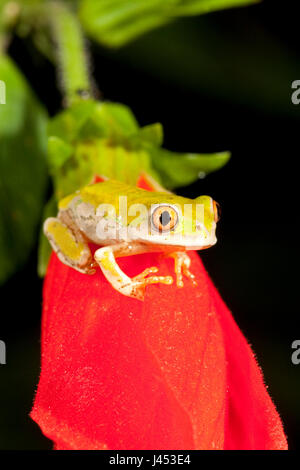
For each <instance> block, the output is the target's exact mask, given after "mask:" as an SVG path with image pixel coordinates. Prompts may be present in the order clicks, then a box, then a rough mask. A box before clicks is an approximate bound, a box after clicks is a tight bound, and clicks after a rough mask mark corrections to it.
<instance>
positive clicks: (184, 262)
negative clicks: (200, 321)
mask: <svg viewBox="0 0 300 470" xmlns="http://www.w3.org/2000/svg"><path fill="white" fill-rule="evenodd" d="M152 184H153V181H152ZM156 188H157V189H158V191H154V192H150V191H146V190H143V189H139V188H136V187H134V186H129V185H127V184H125V183H122V182H119V181H113V180H107V181H104V182H101V183H96V184H91V185H88V186H85V187H84V188H82V189H80V190H78V191H76V192H75V193H74V194H71V195H69V196H67V197H65V198H64V199H62V200H61V201H60V202H59V212H58V216H57V218H50V219H47V220H46V222H45V225H44V232H45V234H46V236H47V237H48V239H49V241H50V243H51V245H52V247H53V249H54V250H55V251H56V253H57V255H58V257H59V258H60V260H61V261H62V262H63V263H65V264H67V265H69V266H71V267H73V268H74V269H77V270H78V271H80V272H84V273H89V274H93V273H94V271H95V270H94V267H95V264H96V263H97V264H98V265H99V266H100V268H101V269H102V272H103V274H104V275H105V276H106V278H107V279H108V281H109V282H110V283H111V284H112V286H113V287H114V288H115V289H116V290H118V291H119V292H121V293H122V294H124V295H128V296H129V297H134V298H138V299H140V300H142V299H143V296H144V289H145V286H146V285H147V284H150V283H157V282H160V283H165V284H170V283H171V282H172V278H170V276H166V277H161V276H151V277H146V276H148V274H149V273H154V272H156V271H157V268H150V270H147V272H146V273H142V275H140V276H138V277H137V278H134V279H130V278H129V277H128V276H126V275H125V273H123V272H122V271H121V270H120V268H119V266H118V265H117V263H116V260H115V257H118V256H128V255H130V254H138V253H145V252H156V251H162V252H165V253H167V254H168V255H169V256H172V257H174V258H175V272H176V275H177V285H178V286H179V287H180V286H182V285H183V281H182V274H185V275H186V276H187V277H189V278H190V279H191V280H193V281H194V277H193V275H192V274H191V273H190V272H189V265H190V260H189V257H188V256H187V254H186V253H185V252H186V250H198V249H204V248H208V247H210V246H212V245H214V244H215V243H216V237H215V229H216V222H217V213H216V204H215V203H214V201H213V200H212V198H210V197H209V196H200V197H198V198H196V199H193V200H192V199H188V198H184V197H180V196H177V195H175V194H171V193H169V192H167V191H165V190H164V189H163V188H161V187H160V186H159V185H157V184H156ZM161 206H168V207H171V208H173V209H174V210H175V212H176V213H177V223H176V225H175V226H174V228H173V229H171V230H168V231H167V232H161V231H158V230H156V229H155V227H154V226H153V222H152V220H153V211H154V210H155V209H156V208H157V207H159V208H160V207H161ZM89 242H93V243H95V244H97V245H99V246H101V247H102V248H99V249H98V250H97V251H96V252H95V253H94V258H93V257H92V255H91V252H90V249H89V246H88V244H89ZM95 262H96V263H95Z"/></svg>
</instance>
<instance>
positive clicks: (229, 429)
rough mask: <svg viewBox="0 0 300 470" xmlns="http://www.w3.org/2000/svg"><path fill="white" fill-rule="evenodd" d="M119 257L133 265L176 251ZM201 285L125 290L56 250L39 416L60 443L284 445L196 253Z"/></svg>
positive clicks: (168, 266)
mask: <svg viewBox="0 0 300 470" xmlns="http://www.w3.org/2000/svg"><path fill="white" fill-rule="evenodd" d="M158 257H159V255H156V254H150V255H149V254H147V255H138V256H134V257H128V258H123V259H121V260H120V261H119V262H120V266H121V268H122V269H124V271H125V272H126V273H128V274H129V275H132V276H133V275H136V274H138V273H139V272H141V271H142V270H143V269H145V268H146V267H148V266H153V265H156V264H157V263H159V266H160V271H161V273H163V274H170V273H171V272H172V269H173V266H172V261H171V260H170V259H161V260H160V259H158ZM192 266H193V271H194V273H195V274H196V276H197V279H198V286H196V287H194V286H192V285H191V284H190V283H189V282H186V283H185V287H183V288H182V289H178V288H177V287H176V285H175V284H173V285H172V286H164V285H152V286H149V287H147V289H146V296H145V301H144V302H141V301H138V300H134V299H130V298H128V297H125V296H123V295H121V294H119V293H118V292H116V291H115V290H114V289H113V288H112V287H111V286H110V285H109V284H108V282H107V281H106V279H105V278H104V277H103V275H102V274H101V273H100V271H98V272H97V273H96V275H94V276H87V275H84V274H80V273H78V272H77V271H75V270H73V269H71V268H69V267H67V266H65V265H63V264H62V263H61V262H60V261H59V260H58V259H57V258H56V256H55V255H54V254H53V255H52V258H51V262H50V265H49V268H48V274H47V278H46V281H45V287H44V311H43V320H42V371H41V377H40V382H39V386H38V391H37V395H36V399H35V404H34V408H33V410H32V412H31V417H32V418H33V419H34V420H35V421H36V422H37V423H38V424H39V425H40V427H41V429H42V431H43V432H44V434H45V435H46V436H48V437H49V438H50V439H52V440H53V441H54V442H55V443H56V448H59V449H106V448H108V449H118V450H120V449H286V447H287V444H286V439H285V436H284V433H283V430H282V425H281V422H280V418H279V417H278V414H277V412H276V410H275V408H274V405H273V403H272V401H271V399H270V397H269V395H268V393H267V391H266V389H265V386H264V384H263V379H262V374H261V372H260V370H259V368H258V366H257V363H256V361H255V358H254V355H253V353H252V351H251V349H250V347H249V345H248V344H247V342H246V340H245V339H244V337H243V335H242V334H241V332H240V330H239V329H238V327H237V325H236V324H235V322H234V320H233V318H232V316H231V314H230V312H229V311H228V309H227V308H226V306H225V305H224V303H223V302H222V300H221V298H220V296H219V294H218V292H217V291H216V289H215V287H214V286H213V284H212V282H211V281H210V279H209V277H208V275H207V273H206V272H205V270H204V267H203V265H202V263H201V261H200V258H199V257H198V255H197V254H196V253H193V254H192Z"/></svg>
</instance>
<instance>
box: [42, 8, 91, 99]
mask: <svg viewBox="0 0 300 470" xmlns="http://www.w3.org/2000/svg"><path fill="white" fill-rule="evenodd" d="M48 5H49V4H48ZM50 5H51V9H49V10H48V14H49V15H51V19H50V21H51V23H52V31H53V35H54V41H55V43H56V44H57V49H58V50H57V62H58V67H59V75H60V79H61V85H62V91H63V94H64V98H65V99H64V101H65V104H66V106H70V105H71V104H72V103H74V101H77V100H79V99H82V98H88V97H89V96H90V95H91V90H92V86H91V83H90V76H89V68H88V60H87V52H86V46H85V41H84V37H83V34H82V31H81V26H80V23H79V21H78V20H77V18H76V16H75V15H74V14H73V12H72V11H71V9H70V8H68V7H67V6H66V5H65V4H63V3H60V2H52V3H51V4H50Z"/></svg>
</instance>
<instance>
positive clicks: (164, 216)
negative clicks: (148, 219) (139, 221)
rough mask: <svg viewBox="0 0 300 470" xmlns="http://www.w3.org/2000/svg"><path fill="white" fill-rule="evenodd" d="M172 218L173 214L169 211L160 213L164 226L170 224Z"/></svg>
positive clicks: (160, 219)
mask: <svg viewBox="0 0 300 470" xmlns="http://www.w3.org/2000/svg"><path fill="white" fill-rule="evenodd" d="M170 220H171V216H170V214H169V212H168V211H163V212H162V213H161V214H160V217H159V221H160V223H161V225H162V226H163V227H164V226H165V225H168V224H169V223H170Z"/></svg>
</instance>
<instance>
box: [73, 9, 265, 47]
mask: <svg viewBox="0 0 300 470" xmlns="http://www.w3.org/2000/svg"><path fill="white" fill-rule="evenodd" d="M256 1H257V0H256ZM254 2H255V0H151V1H149V0H127V1H124V0H81V1H80V9H79V17H80V19H81V22H82V25H83V27H84V29H85V30H86V31H87V33H88V34H89V35H90V36H91V37H92V38H93V39H95V40H96V41H98V42H100V43H102V44H105V45H107V46H113V47H115V46H123V45H124V44H126V43H127V42H128V41H131V40H132V39H135V38H137V37H138V36H140V35H141V34H143V33H145V32H148V31H151V30H152V29H154V28H157V27H158V26H161V25H163V24H166V23H169V22H171V21H173V20H174V19H175V18H178V17H180V16H189V15H200V14H203V13H209V12H211V11H215V10H220V9H222V8H230V7H236V6H241V5H247V4H249V3H254Z"/></svg>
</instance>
